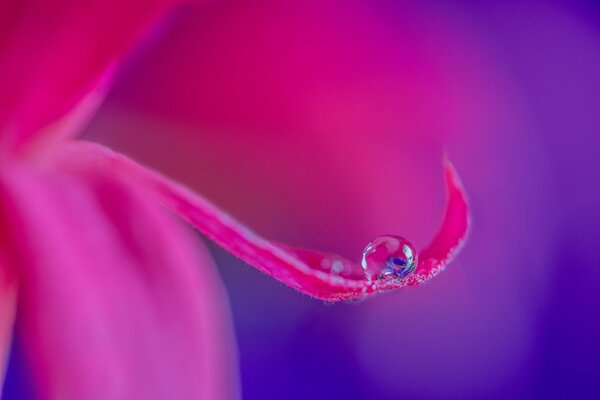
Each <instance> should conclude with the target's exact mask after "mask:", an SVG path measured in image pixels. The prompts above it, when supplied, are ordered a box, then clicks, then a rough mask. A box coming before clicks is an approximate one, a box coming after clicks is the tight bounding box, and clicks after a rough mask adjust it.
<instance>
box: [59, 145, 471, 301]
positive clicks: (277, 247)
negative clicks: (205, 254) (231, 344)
mask: <svg viewBox="0 0 600 400" xmlns="http://www.w3.org/2000/svg"><path fill="white" fill-rule="evenodd" d="M59 162H60V163H61V164H63V165H66V166H68V167H69V168H74V169H75V170H78V169H84V170H87V169H94V168H101V169H102V168H109V169H112V170H114V171H119V173H122V174H125V175H127V176H129V177H131V178H133V179H135V180H137V181H139V182H140V183H141V184H143V185H144V186H146V187H148V188H151V190H152V191H153V192H154V194H155V195H156V197H157V200H158V201H159V202H160V203H161V204H163V205H164V206H165V207H167V208H169V209H170V210H172V211H173V212H175V213H176V214H178V215H180V216H181V217H182V218H183V219H185V220H186V221H188V222H189V223H190V224H191V225H193V226H194V227H196V228H197V229H198V230H200V231H201V232H202V233H203V234H205V235H206V236H208V237H209V238H210V239H211V240H213V241H214V242H216V243H218V244H219V245H220V246H222V247H223V248H224V249H226V250H227V251H229V252H231V253H232V254H234V255H235V256H237V257H239V258H241V259H242V260H244V261H245V262H247V263H248V264H250V265H252V266H254V267H255V268H257V269H259V270H261V271H263V272H265V273H267V274H269V275H270V276H272V277H274V278H275V279H278V280H279V281H281V282H283V283H285V284H286V285H288V286H290V287H293V288H295V289H297V290H299V291H300V292H302V293H305V294H308V295H310V296H314V297H317V298H320V299H324V300H344V299H356V298H362V297H365V296H367V295H369V294H371V293H376V292H382V291H386V290H390V289H394V288H399V287H403V286H407V285H414V284H419V283H424V282H426V281H427V280H429V279H431V278H432V277H434V276H435V275H437V274H438V273H439V272H441V271H442V270H443V269H444V268H445V266H446V265H447V264H448V262H449V261H450V260H451V258H452V257H453V256H454V255H455V254H456V253H457V251H458V249H459V247H460V245H461V244H462V243H463V242H464V240H465V238H466V235H467V231H468V225H469V214H468V205H467V202H466V196H465V193H464V191H463V189H462V186H461V184H460V180H459V178H458V176H457V175H456V172H455V170H454V168H453V167H452V165H451V164H450V162H449V161H446V162H445V171H446V176H445V177H446V185H447V189H448V201H447V210H446V214H445V217H444V221H443V224H442V227H441V229H440V232H439V233H438V235H437V236H436V237H435V239H434V240H433V242H432V243H431V244H430V245H429V247H427V248H426V249H425V250H424V251H423V254H422V255H421V256H420V261H419V265H418V267H417V270H416V271H415V273H414V274H413V275H409V276H408V277H406V278H404V279H401V280H397V281H387V280H377V281H374V282H371V281H370V280H369V279H366V277H365V275H364V273H363V270H362V268H361V266H360V265H358V264H357V263H354V262H352V261H349V260H346V259H344V258H343V257H341V256H338V255H336V254H331V253H323V252H318V251H313V250H306V249H300V248H295V247H290V246H287V245H283V244H278V243H275V242H272V241H269V240H267V239H264V238H262V237H261V236H259V235H258V234H256V233H254V232H252V231H251V230H250V229H248V228H247V227H246V226H244V225H243V224H241V223H239V222H238V221H236V220H235V219H233V218H232V217H231V216H229V215H227V214H226V213H225V212H224V211H222V210H220V209H219V208H217V207H216V206H215V205H213V204H211V203H210V202H209V201H208V200H206V199H204V198H202V197H200V196H198V195H196V194H194V193H192V192H190V191H189V190H187V189H186V188H184V187H182V186H180V185H178V184H177V183H175V182H173V181H171V180H169V179H168V178H165V177H163V176H161V175H159V174H158V173H156V172H154V171H152V170H149V169H147V168H145V167H143V166H140V165H139V164H136V163H135V162H134V161H132V160H130V159H128V158H126V157H125V156H123V155H120V154H117V153H115V152H112V151H111V150H109V149H107V148H105V147H102V146H100V145H96V144H92V143H85V142H73V143H72V144H70V145H68V146H65V148H64V150H63V152H62V154H61V155H60V161H59ZM357 258H358V257H357ZM334 262H338V263H341V265H343V270H344V271H346V273H345V274H344V275H343V276H342V275H339V274H333V273H330V272H329V271H327V270H326V269H325V268H324V266H327V265H332V263H334Z"/></svg>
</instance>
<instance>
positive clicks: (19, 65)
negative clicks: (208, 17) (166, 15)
mask: <svg viewBox="0 0 600 400" xmlns="http://www.w3.org/2000/svg"><path fill="white" fill-rule="evenodd" d="M174 1H175V0H149V1H134V2H123V1H112V0H109V1H87V0H83V1H82V0H61V1H46V0H8V1H3V2H2V3H1V4H0V93H2V96H1V97H0V133H1V134H2V138H1V140H0V144H1V146H0V147H1V148H2V149H3V151H7V150H8V151H23V150H24V149H23V148H24V146H25V145H27V146H30V145H31V144H30V143H29V142H30V141H31V140H32V139H34V138H35V137H36V136H37V135H39V132H40V130H42V128H44V127H46V126H47V125H48V124H51V123H53V122H54V121H56V120H57V119H59V118H61V117H62V116H63V115H65V113H67V112H68V111H69V110H70V109H71V108H73V107H74V106H75V105H76V104H77V103H78V101H79V100H81V99H82V98H83V97H84V96H85V95H86V94H87V93H88V92H89V91H90V90H92V89H93V88H95V87H97V85H98V84H99V82H100V81H101V78H102V77H103V76H104V73H105V71H106V70H107V68H109V67H110V66H111V64H112V63H113V62H114V61H115V60H116V59H117V58H118V57H119V56H120V55H121V54H122V53H123V52H124V51H125V50H126V49H127V48H128V47H130V46H131V44H132V43H133V42H134V40H135V39H137V38H138V36H139V35H140V33H141V32H142V31H143V30H144V28H146V27H148V25H149V24H150V23H151V22H152V21H153V20H154V19H155V18H156V17H157V16H158V15H159V14H160V13H161V12H163V11H164V10H165V9H166V7H167V6H169V5H171V4H172V3H174ZM44 132H45V133H49V131H48V130H43V131H42V133H44Z"/></svg>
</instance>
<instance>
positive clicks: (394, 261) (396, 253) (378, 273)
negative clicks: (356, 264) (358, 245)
mask: <svg viewBox="0 0 600 400" xmlns="http://www.w3.org/2000/svg"><path fill="white" fill-rule="evenodd" d="M361 266H362V268H363V270H364V271H365V274H366V275H367V278H368V279H369V280H376V279H387V280H397V279H402V278H404V277H406V276H408V275H409V274H411V273H412V272H413V271H414V270H415V269H416V267H417V251H416V250H415V247H414V246H413V245H412V243H410V242H409V241H408V240H406V239H405V238H403V237H402V236H398V235H386V236H379V237H377V238H375V239H373V240H372V241H371V242H370V243H369V244H368V245H367V246H366V247H365V249H364V250H363V255H362V262H361Z"/></svg>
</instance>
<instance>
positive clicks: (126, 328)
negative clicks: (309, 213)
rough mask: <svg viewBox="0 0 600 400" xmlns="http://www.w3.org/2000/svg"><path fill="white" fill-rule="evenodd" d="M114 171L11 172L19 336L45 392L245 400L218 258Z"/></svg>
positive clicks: (7, 206)
mask: <svg viewBox="0 0 600 400" xmlns="http://www.w3.org/2000/svg"><path fill="white" fill-rule="evenodd" d="M109 172H110V171H86V172H81V171H80V172H76V173H66V172H64V171H52V170H50V171H49V170H45V171H44V172H40V171H32V170H31V169H26V168H19V167H18V166H13V167H12V168H11V169H5V170H3V171H2V174H0V196H1V197H0V201H1V203H0V207H1V208H0V209H1V210H2V213H3V214H4V215H5V216H6V217H7V218H8V219H7V227H8V228H9V231H7V234H9V235H10V237H11V238H12V239H13V242H14V247H13V248H12V249H11V250H12V251H11V252H10V253H11V255H12V256H13V258H14V259H15V260H16V265H15V266H16V267H17V270H18V271H19V273H20V276H19V279H20V286H19V299H18V300H19V323H20V329H19V332H20V333H21V334H22V335H23V337H22V343H23V345H24V348H25V350H26V352H27V359H28V362H29V364H30V365H31V369H32V373H33V376H34V379H35V381H36V384H37V385H36V388H37V389H38V391H39V394H40V395H41V397H42V398H48V399H103V400H104V399H167V398H172V399H197V398H211V399H217V398H218V399H221V398H223V399H225V398H232V397H235V395H236V387H237V386H236V374H235V367H234V364H235V363H234V362H233V357H232V352H231V349H232V346H231V344H232V335H231V330H230V329H231V327H230V326H229V315H228V311H227V309H226V307H225V305H226V300H225V297H224V292H223V290H222V287H221V286H220V283H219V278H218V275H217V274H216V271H215V269H214V265H213V264H212V262H211V260H210V258H209V256H208V255H207V253H206V252H205V251H204V250H203V251H200V252H199V251H197V250H196V249H195V248H194V247H195V245H194V243H192V242H191V241H190V237H189V236H188V235H186V234H184V232H183V231H181V230H180V226H178V223H176V222H175V221H173V220H171V219H170V218H168V217H167V216H166V215H165V212H164V211H163V210H161V209H160V208H159V207H157V206H156V205H155V204H153V202H152V201H149V200H148V198H149V196H148V195H147V193H146V192H145V191H144V190H142V189H140V188H138V187H136V185H135V184H134V182H132V181H130V180H128V179H126V178H121V177H118V176H113V175H111V174H110V173H109Z"/></svg>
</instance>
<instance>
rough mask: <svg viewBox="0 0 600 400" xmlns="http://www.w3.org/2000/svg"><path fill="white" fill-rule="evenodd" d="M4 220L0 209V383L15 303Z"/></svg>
mask: <svg viewBox="0 0 600 400" xmlns="http://www.w3.org/2000/svg"><path fill="white" fill-rule="evenodd" d="M5 221H6V216H5V215H4V213H3V212H2V211H1V210H0V224H1V225H0V384H2V378H3V377H4V369H5V366H6V362H7V358H8V354H7V349H8V348H9V344H10V339H11V334H12V330H13V322H14V317H15V310H16V305H17V301H16V300H17V279H16V276H15V275H16V274H15V270H14V268H13V265H12V260H11V259H10V255H9V253H8V250H9V248H10V242H9V241H8V229H7V226H6V223H5ZM0 393H1V391H0Z"/></svg>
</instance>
